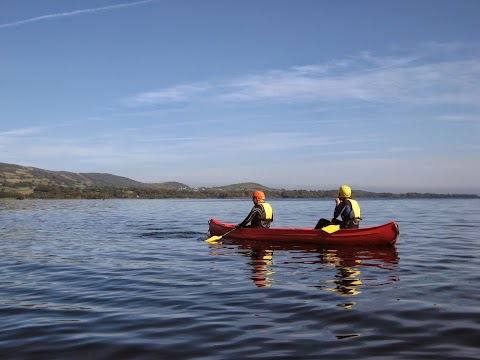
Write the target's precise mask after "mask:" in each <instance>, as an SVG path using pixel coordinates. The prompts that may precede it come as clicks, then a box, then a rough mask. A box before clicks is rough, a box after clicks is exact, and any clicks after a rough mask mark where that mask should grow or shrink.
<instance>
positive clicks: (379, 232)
mask: <svg viewBox="0 0 480 360" xmlns="http://www.w3.org/2000/svg"><path fill="white" fill-rule="evenodd" d="M234 227H235V225H234V224H228V223H223V222H220V221H218V220H216V219H211V220H210V221H209V233H210V236H223V235H224V234H225V233H226V232H228V231H229V230H232V229H233V228H234ZM399 233H400V232H399V230H398V225H397V224H396V223H395V222H389V223H386V224H383V225H379V226H372V227H367V228H358V229H341V230H338V231H336V232H334V233H332V234H329V233H327V232H325V231H323V230H321V229H312V228H270V229H251V228H241V229H237V230H235V231H232V232H231V233H229V234H228V235H226V236H225V238H228V239H235V240H249V241H261V242H269V243H305V244H318V245H355V246H356V245H359V246H367V245H368V246H393V245H395V243H396V242H397V240H398V236H399Z"/></svg>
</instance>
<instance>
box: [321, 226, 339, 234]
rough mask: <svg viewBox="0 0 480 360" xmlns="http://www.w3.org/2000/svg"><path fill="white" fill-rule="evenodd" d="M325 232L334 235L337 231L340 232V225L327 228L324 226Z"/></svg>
mask: <svg viewBox="0 0 480 360" xmlns="http://www.w3.org/2000/svg"><path fill="white" fill-rule="evenodd" d="M322 230H323V231H325V232H327V233H329V234H332V233H334V232H335V231H338V230H340V225H333V224H332V225H327V226H324V227H323V228H322Z"/></svg>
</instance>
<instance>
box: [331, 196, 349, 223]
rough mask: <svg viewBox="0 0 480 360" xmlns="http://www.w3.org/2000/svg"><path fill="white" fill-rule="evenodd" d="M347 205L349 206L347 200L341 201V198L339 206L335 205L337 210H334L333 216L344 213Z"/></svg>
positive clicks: (336, 216)
mask: <svg viewBox="0 0 480 360" xmlns="http://www.w3.org/2000/svg"><path fill="white" fill-rule="evenodd" d="M335 200H336V199H335ZM346 206H347V202H346V201H341V202H340V200H339V202H338V203H337V206H335V211H334V212H333V218H334V219H336V218H338V217H339V216H340V215H341V214H342V212H343V211H344V210H345V207H346Z"/></svg>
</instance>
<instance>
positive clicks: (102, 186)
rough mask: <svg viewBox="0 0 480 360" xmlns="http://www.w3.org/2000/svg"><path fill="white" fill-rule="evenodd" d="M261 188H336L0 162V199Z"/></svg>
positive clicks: (302, 193)
mask: <svg viewBox="0 0 480 360" xmlns="http://www.w3.org/2000/svg"><path fill="white" fill-rule="evenodd" d="M255 190H263V191H264V192H265V195H266V196H267V198H268V199H273V198H284V199H288V198H291V199H302V198H330V199H332V198H335V197H336V196H337V194H338V190H336V189H333V190H284V189H273V188H269V187H267V186H263V185H261V184H258V183H255V182H245V183H238V184H232V185H224V186H216V187H210V188H207V187H202V188H191V187H190V186H188V185H185V184H182V183H180V182H175V181H169V182H164V183H153V184H148V183H143V182H140V181H136V180H132V179H129V178H126V177H123V176H117V175H112V174H106V173H73V172H68V171H51V170H44V169H38V168H34V167H29V166H20V165H15V164H6V163H0V199H1V198H3V199H25V198H28V199H107V198H116V199H128V198H143V199H182V198H184V199H207V198H214V199H228V198H250V197H251V196H252V192H253V191H255ZM355 197H356V198H478V195H475V194H432V193H427V194H422V193H416V192H412V193H406V194H392V193H374V192H368V191H362V190H356V191H355Z"/></svg>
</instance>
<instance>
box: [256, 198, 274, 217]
mask: <svg viewBox="0 0 480 360" xmlns="http://www.w3.org/2000/svg"><path fill="white" fill-rule="evenodd" d="M259 205H261V206H262V207H263V213H264V216H265V218H263V216H262V220H271V221H273V209H272V207H271V206H270V204H269V203H266V202H261V203H259Z"/></svg>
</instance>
